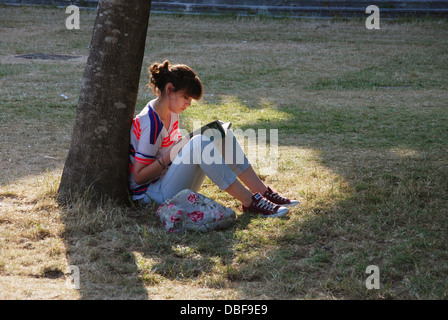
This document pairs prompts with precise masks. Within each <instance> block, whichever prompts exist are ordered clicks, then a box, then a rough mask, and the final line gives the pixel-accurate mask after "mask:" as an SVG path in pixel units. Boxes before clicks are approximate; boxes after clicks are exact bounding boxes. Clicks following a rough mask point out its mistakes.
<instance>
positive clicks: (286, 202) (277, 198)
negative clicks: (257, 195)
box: [263, 187, 300, 207]
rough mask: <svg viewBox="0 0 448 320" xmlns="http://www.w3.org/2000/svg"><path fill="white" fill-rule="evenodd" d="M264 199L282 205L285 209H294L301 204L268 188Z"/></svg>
mask: <svg viewBox="0 0 448 320" xmlns="http://www.w3.org/2000/svg"><path fill="white" fill-rule="evenodd" d="M263 197H265V198H266V199H268V200H269V201H271V202H273V203H275V204H278V205H281V206H283V207H294V206H297V205H299V204H300V202H299V201H298V200H291V199H288V198H285V197H282V196H281V195H279V194H278V193H277V192H274V191H272V189H271V188H270V187H268V190H267V191H266V192H265V193H264V195H263Z"/></svg>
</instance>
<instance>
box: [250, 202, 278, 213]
mask: <svg viewBox="0 0 448 320" xmlns="http://www.w3.org/2000/svg"><path fill="white" fill-rule="evenodd" d="M255 206H256V207H258V208H260V209H263V210H266V211H271V212H274V208H275V207H276V204H274V203H272V202H270V201H267V200H265V199H260V201H258V203H257V204H256V205H255Z"/></svg>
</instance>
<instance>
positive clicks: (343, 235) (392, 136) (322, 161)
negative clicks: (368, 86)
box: [141, 106, 448, 299]
mask: <svg viewBox="0 0 448 320" xmlns="http://www.w3.org/2000/svg"><path fill="white" fill-rule="evenodd" d="M248 109H249V110H251V111H253V110H255V111H254V112H258V110H261V109H263V108H262V107H261V106H256V107H255V108H248ZM278 111H279V112H281V113H287V114H288V119H287V120H284V119H281V120H278V121H275V120H274V121H270V122H268V123H266V122H265V121H263V120H261V121H260V122H258V121H256V120H255V121H253V122H252V123H247V124H244V125H241V124H236V125H235V126H236V127H238V128H241V129H242V130H246V129H263V128H265V129H270V128H277V129H278V130H279V138H280V139H279V148H280V149H281V151H280V152H284V153H283V154H282V153H281V157H280V160H279V161H280V166H279V177H277V178H270V180H269V181H268V183H272V184H274V185H276V186H277V187H278V188H277V189H280V190H279V191H280V192H283V193H285V192H289V194H291V195H294V192H297V193H296V195H297V196H299V198H300V200H302V206H301V207H300V208H297V209H293V210H292V211H291V214H290V215H289V216H288V217H287V218H285V219H259V218H258V217H255V216H250V215H246V214H242V215H239V216H238V219H237V222H236V225H235V226H234V227H233V228H231V229H229V230H225V231H220V232H212V233H209V234H185V235H166V238H164V239H162V241H159V240H160V239H159V238H158V237H155V236H154V235H155V234H158V236H159V237H160V233H159V232H158V231H152V232H153V234H148V235H147V236H145V237H144V238H145V239H146V240H145V241H146V245H145V248H144V249H143V250H142V251H141V253H142V257H143V260H145V259H146V260H147V261H151V262H147V263H148V265H146V266H145V268H146V270H147V277H148V279H149V280H148V282H147V283H148V284H159V283H162V282H163V279H164V278H166V279H170V280H179V281H186V282H190V283H195V284H199V285H201V286H204V287H207V288H210V289H216V290H218V289H222V288H232V289H235V290H237V291H238V294H239V297H240V298H269V299H277V298H280V299H296V298H299V299H302V298H342V299H344V298H349V299H394V298H397V299H419V298H441V297H446V292H447V291H446V289H447V287H446V284H444V283H443V274H446V271H448V270H447V268H446V266H444V264H443V263H438V262H436V261H444V260H446V259H447V258H448V256H447V254H446V244H445V242H444V240H443V238H444V236H443V232H442V233H440V232H441V231H442V230H446V226H447V218H446V215H445V214H444V213H443V212H446V210H447V207H448V206H447V199H448V196H447V193H446V190H448V189H447V187H448V185H447V181H448V162H447V160H446V158H445V157H442V154H443V153H444V150H446V141H448V140H447V138H448V131H447V130H446V127H445V123H446V113H445V112H444V111H443V110H442V109H441V108H431V109H425V108H424V109H414V110H413V109H408V110H400V109H399V108H392V109H387V110H386V109H382V108H376V107H373V106H372V107H367V108H365V109H359V110H352V111H350V110H347V109H344V110H342V111H341V110H337V109H334V110H329V109H328V108H319V107H317V106H311V107H304V108H298V107H293V106H282V107H279V108H278ZM303 150H314V154H317V156H316V155H314V156H313V157H312V158H310V159H307V163H306V165H305V166H304V167H299V165H297V166H294V165H293V166H285V165H284V164H285V163H289V162H291V163H293V164H294V163H295V160H297V159H300V157H301V156H302V153H300V152H301V151H303ZM317 151H318V152H317ZM296 153H299V154H296ZM299 162H302V163H303V161H299ZM289 190H293V191H294V192H292V191H289ZM154 227H155V228H156V229H157V228H160V226H157V224H155V225H154ZM163 237H165V236H163ZM428 259H431V260H433V261H434V264H432V265H431V266H429V265H428V263H427V261H428ZM143 263H144V262H143ZM369 265H376V266H378V267H379V269H380V271H381V288H380V289H379V290H368V289H367V288H366V285H365V281H366V279H367V277H368V274H366V268H367V266H369ZM155 278H157V279H158V280H157V281H155V280H154V279H155Z"/></svg>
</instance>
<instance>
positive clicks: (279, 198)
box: [268, 192, 289, 202]
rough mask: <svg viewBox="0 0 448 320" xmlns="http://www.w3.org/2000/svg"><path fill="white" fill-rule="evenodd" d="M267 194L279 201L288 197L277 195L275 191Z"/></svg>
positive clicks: (285, 200)
mask: <svg viewBox="0 0 448 320" xmlns="http://www.w3.org/2000/svg"><path fill="white" fill-rule="evenodd" d="M268 194H269V195H270V196H271V197H272V198H274V199H278V200H280V201H284V202H288V201H289V199H287V198H284V197H282V196H281V195H279V194H278V193H277V192H272V193H271V192H268Z"/></svg>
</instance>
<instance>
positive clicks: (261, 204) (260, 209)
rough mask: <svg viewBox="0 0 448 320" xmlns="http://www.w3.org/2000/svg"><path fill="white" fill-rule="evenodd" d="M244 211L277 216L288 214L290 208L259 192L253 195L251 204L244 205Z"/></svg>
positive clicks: (264, 215) (262, 215) (263, 215)
mask: <svg viewBox="0 0 448 320" xmlns="http://www.w3.org/2000/svg"><path fill="white" fill-rule="evenodd" d="M243 212H256V213H259V214H260V216H261V217H263V218H268V217H270V218H277V217H284V216H286V215H287V214H288V212H289V209H288V208H285V207H282V206H279V205H278V204H275V203H272V202H271V201H269V200H267V199H265V198H263V196H262V195H261V194H260V193H258V192H257V193H255V194H254V195H253V196H252V203H251V204H250V206H249V207H245V206H243Z"/></svg>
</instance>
